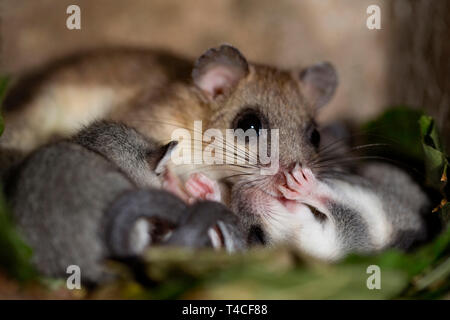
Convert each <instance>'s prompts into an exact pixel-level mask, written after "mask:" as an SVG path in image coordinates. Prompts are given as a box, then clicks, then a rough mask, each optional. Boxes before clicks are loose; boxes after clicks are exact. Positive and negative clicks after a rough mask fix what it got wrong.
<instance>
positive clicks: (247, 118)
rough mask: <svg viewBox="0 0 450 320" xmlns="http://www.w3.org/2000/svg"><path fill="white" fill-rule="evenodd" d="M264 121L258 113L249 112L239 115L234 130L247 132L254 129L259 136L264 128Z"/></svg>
mask: <svg viewBox="0 0 450 320" xmlns="http://www.w3.org/2000/svg"><path fill="white" fill-rule="evenodd" d="M262 123H263V120H262V118H261V115H260V114H259V113H258V112H256V111H247V112H244V113H242V114H241V115H238V116H237V117H236V119H235V120H234V125H233V127H234V129H242V130H244V132H245V131H247V130H249V129H253V130H255V131H256V134H257V135H259V131H260V130H261V129H262V128H263V124H262Z"/></svg>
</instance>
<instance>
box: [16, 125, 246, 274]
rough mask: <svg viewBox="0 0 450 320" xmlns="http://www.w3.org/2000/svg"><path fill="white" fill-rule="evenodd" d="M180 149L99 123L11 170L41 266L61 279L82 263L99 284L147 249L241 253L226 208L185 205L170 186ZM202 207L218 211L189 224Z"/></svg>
mask: <svg viewBox="0 0 450 320" xmlns="http://www.w3.org/2000/svg"><path fill="white" fill-rule="evenodd" d="M175 146H176V143H174V142H171V143H169V144H167V145H163V146H161V145H159V144H157V143H155V142H153V141H152V140H150V139H147V138H145V137H143V136H142V135H140V134H139V133H138V132H137V131H136V130H134V129H132V128H129V127H127V126H125V125H122V124H117V123H111V122H97V123H94V124H92V125H91V126H89V127H87V128H86V129H84V130H82V131H81V132H80V133H78V134H77V135H76V136H74V137H73V138H71V139H66V140H63V141H61V142H55V143H52V144H49V145H47V146H44V147H42V148H41V149H38V150H37V151H35V152H33V153H32V154H31V155H30V156H29V157H28V158H26V159H25V160H24V162H23V163H21V164H20V165H19V166H18V167H17V168H14V169H11V170H13V172H12V173H11V174H10V178H9V183H8V184H7V199H8V201H9V203H10V206H11V209H12V213H13V218H14V220H15V222H16V223H17V225H18V228H19V230H20V232H21V233H22V234H23V236H24V238H25V240H26V242H27V243H28V244H29V245H30V246H31V247H32V249H33V263H34V264H35V266H36V267H37V269H38V270H39V271H40V272H41V273H42V274H44V275H47V276H56V277H59V276H65V275H66V269H67V267H68V266H69V265H77V266H79V267H80V268H81V271H82V275H83V282H101V281H106V280H108V279H109V278H110V277H111V274H110V273H109V272H108V270H107V269H105V266H104V261H105V259H107V258H111V257H114V258H115V257H120V258H124V257H129V256H135V255H138V254H140V253H141V252H142V251H143V250H144V249H145V248H147V247H148V246H149V245H158V244H159V245H164V244H165V245H178V246H183V245H186V244H188V245H190V246H196V247H202V246H214V247H216V248H225V249H226V250H228V251H236V250H241V249H242V248H243V247H244V244H245V243H244V241H243V240H241V239H244V237H243V235H242V234H241V231H240V230H241V229H240V228H239V225H238V223H237V221H236V219H237V218H236V217H235V216H234V215H233V214H231V212H229V210H227V209H226V208H225V207H224V206H223V205H219V204H217V203H208V202H198V203H196V204H194V205H192V206H188V205H187V204H186V203H185V202H184V201H183V200H182V199H181V198H180V197H178V196H176V195H174V193H175V194H177V192H179V190H173V189H170V188H171V187H172V186H174V185H175V183H177V182H176V181H175V182H174V181H173V177H172V176H171V175H170V174H169V173H168V172H167V171H168V170H167V168H166V163H167V161H168V159H169V157H170V153H171V152H172V150H173V148H174V147H175ZM196 181H197V177H196V176H194V177H193V179H192V180H189V183H190V184H196V183H197V182H196ZM163 186H166V187H167V186H169V188H167V191H166V190H163V189H164V187H163ZM169 191H170V192H169ZM172 191H173V192H172ZM184 197H185V198H186V195H185V196H184ZM199 198H202V197H201V195H199V197H198V198H197V199H199ZM188 199H192V197H190V198H188ZM191 202H192V200H191ZM218 206H219V207H220V208H221V209H220V210H218V209H217V208H218ZM205 207H206V208H208V207H211V208H214V210H215V211H216V213H215V215H214V217H213V216H211V217H210V219H209V220H208V221H206V220H205V221H204V223H202V222H201V221H194V222H190V221H189V219H192V218H190V217H191V216H192V215H196V214H197V212H199V214H201V212H202V211H204V210H205V209H204V208H205ZM202 230H204V232H202ZM172 232H173V234H176V235H177V237H176V238H174V239H171V237H170V235H171V233H172ZM168 240H170V243H168V242H167V241H168ZM166 242H167V243H166Z"/></svg>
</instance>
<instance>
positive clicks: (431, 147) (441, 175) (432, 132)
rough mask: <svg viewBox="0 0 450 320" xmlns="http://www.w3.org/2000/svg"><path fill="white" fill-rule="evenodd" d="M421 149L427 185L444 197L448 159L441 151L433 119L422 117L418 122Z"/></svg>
mask: <svg viewBox="0 0 450 320" xmlns="http://www.w3.org/2000/svg"><path fill="white" fill-rule="evenodd" d="M419 125H420V133H421V140H422V147H423V151H424V155H425V158H424V161H425V170H426V176H427V184H428V185H429V186H431V187H433V188H435V189H437V190H439V191H440V192H441V193H443V196H444V197H446V196H447V194H446V192H445V190H444V188H445V187H446V185H447V168H448V158H447V156H446V154H445V152H444V150H443V147H442V144H441V141H440V138H439V133H438V130H437V128H436V125H435V123H434V120H433V118H431V117H429V116H422V117H421V118H420V120H419Z"/></svg>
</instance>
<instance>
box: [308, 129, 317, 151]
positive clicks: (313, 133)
mask: <svg viewBox="0 0 450 320" xmlns="http://www.w3.org/2000/svg"><path fill="white" fill-rule="evenodd" d="M309 142H310V143H311V144H312V145H313V146H314V148H316V149H317V148H319V145H320V133H319V131H317V129H316V128H312V129H310V130H309Z"/></svg>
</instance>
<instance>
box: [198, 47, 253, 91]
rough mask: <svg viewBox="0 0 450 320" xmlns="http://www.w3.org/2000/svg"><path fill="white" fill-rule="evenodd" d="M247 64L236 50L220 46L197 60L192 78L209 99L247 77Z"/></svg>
mask: <svg viewBox="0 0 450 320" xmlns="http://www.w3.org/2000/svg"><path fill="white" fill-rule="evenodd" d="M248 70H249V69H248V63H247V60H246V59H245V58H244V56H243V55H242V54H241V53H240V52H239V50H238V49H236V48H234V47H232V46H230V45H222V46H220V47H219V48H212V49H209V50H208V51H206V52H205V53H204V54H203V55H202V56H200V58H198V59H197V61H196V62H195V65H194V69H193V70H192V78H193V80H194V83H195V85H196V86H197V87H199V88H200V89H201V90H203V92H205V93H206V94H207V95H208V96H209V97H210V98H211V99H214V98H216V97H217V96H218V95H221V94H223V93H226V92H227V91H228V90H229V89H231V88H233V87H234V86H235V85H236V84H237V83H238V82H239V80H241V79H242V78H244V77H245V76H247V74H248Z"/></svg>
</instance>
